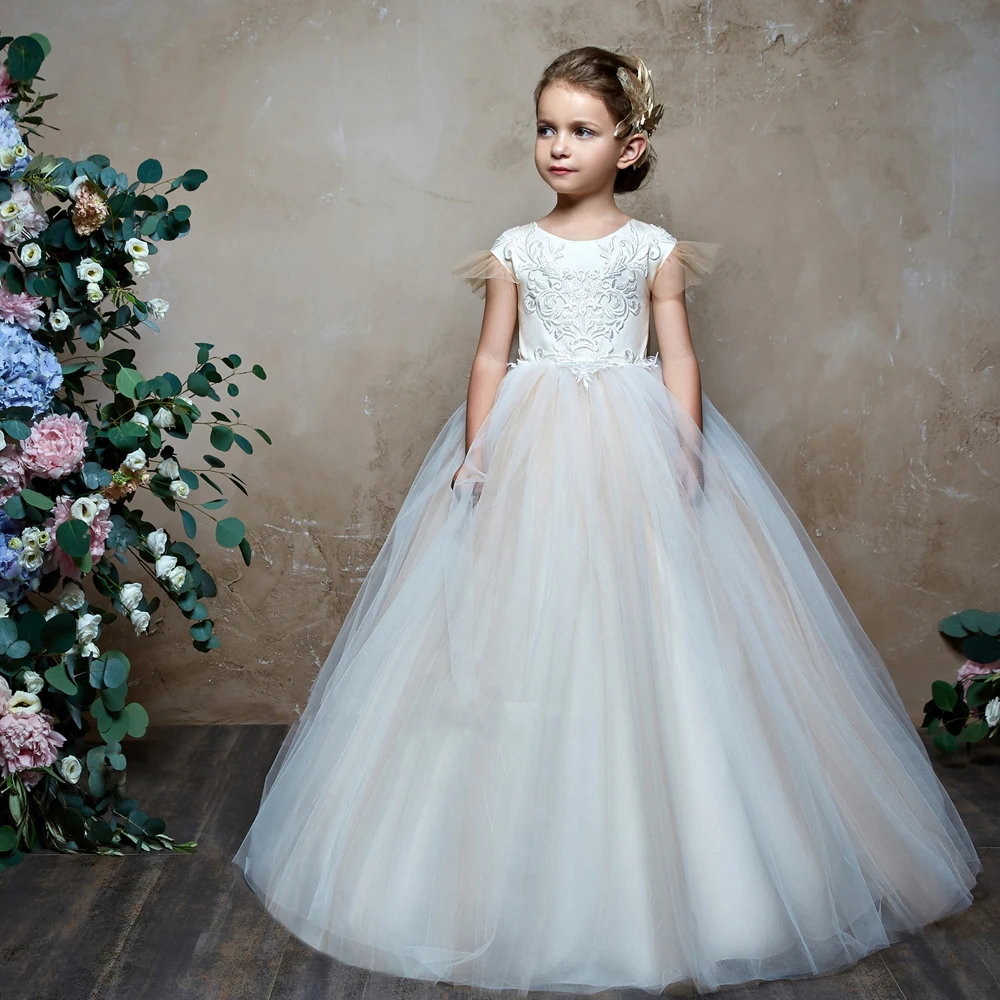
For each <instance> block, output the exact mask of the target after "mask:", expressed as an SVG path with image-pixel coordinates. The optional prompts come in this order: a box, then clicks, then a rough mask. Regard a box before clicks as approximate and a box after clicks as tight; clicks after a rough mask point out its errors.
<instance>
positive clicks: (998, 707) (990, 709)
mask: <svg viewBox="0 0 1000 1000" xmlns="http://www.w3.org/2000/svg"><path fill="white" fill-rule="evenodd" d="M998 722H1000V698H991V699H990V700H989V701H988V702H987V703H986V724H987V725H988V726H990V727H993V726H995V725H996V724H997V723H998Z"/></svg>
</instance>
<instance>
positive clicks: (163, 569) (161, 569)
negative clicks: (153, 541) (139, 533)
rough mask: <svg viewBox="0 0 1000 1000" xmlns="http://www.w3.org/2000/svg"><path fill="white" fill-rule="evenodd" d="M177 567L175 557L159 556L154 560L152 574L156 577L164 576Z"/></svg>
mask: <svg viewBox="0 0 1000 1000" xmlns="http://www.w3.org/2000/svg"><path fill="white" fill-rule="evenodd" d="M176 565H177V556H160V557H159V558H158V559H157V560H156V564H155V565H154V567H153V572H154V573H155V574H156V575H157V576H158V577H164V576H166V575H167V574H168V573H169V572H170V571H171V570H172V569H173V568H174V567H175V566H176Z"/></svg>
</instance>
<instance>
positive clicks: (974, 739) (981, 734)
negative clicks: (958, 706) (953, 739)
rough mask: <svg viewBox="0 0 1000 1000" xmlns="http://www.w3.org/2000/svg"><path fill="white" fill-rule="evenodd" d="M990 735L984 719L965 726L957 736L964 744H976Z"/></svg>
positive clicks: (987, 724)
mask: <svg viewBox="0 0 1000 1000" xmlns="http://www.w3.org/2000/svg"><path fill="white" fill-rule="evenodd" d="M989 734H990V726H989V723H988V722H987V721H986V720H985V719H979V720H977V721H976V722H972V723H970V724H969V725H967V726H966V727H965V728H964V729H963V730H962V731H961V732H960V733H959V734H958V738H959V739H960V740H962V741H964V742H965V743H978V742H979V740H982V739H985V738H986V737H987V736H989Z"/></svg>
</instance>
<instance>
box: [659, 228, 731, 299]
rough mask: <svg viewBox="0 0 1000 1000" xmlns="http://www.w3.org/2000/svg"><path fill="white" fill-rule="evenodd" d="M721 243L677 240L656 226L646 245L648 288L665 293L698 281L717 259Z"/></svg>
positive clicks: (705, 274)
mask: <svg viewBox="0 0 1000 1000" xmlns="http://www.w3.org/2000/svg"><path fill="white" fill-rule="evenodd" d="M721 250H722V245H721V244H719V243H699V242H696V241H694V240H678V239H677V238H676V237H674V236H671V235H670V233H668V232H667V231H666V230H665V229H662V228H660V227H657V229H656V230H655V231H654V234H653V239H652V240H651V241H650V247H649V272H648V273H649V287H650V288H652V287H653V284H654V282H655V283H656V285H657V291H659V292H662V293H664V294H666V295H669V294H671V293H675V294H676V293H677V292H682V291H684V289H686V288H691V287H692V286H693V285H697V284H700V282H701V280H702V278H704V277H706V276H707V275H709V274H711V273H712V272H713V271H714V270H715V268H716V266H717V265H718V262H719V253H720V251H721Z"/></svg>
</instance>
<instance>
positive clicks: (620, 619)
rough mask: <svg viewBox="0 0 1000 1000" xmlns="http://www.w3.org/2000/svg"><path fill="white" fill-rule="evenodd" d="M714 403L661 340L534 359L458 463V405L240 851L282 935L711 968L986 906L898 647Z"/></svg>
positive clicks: (744, 973)
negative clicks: (684, 392)
mask: <svg viewBox="0 0 1000 1000" xmlns="http://www.w3.org/2000/svg"><path fill="white" fill-rule="evenodd" d="M703 410H704V434H702V433H701V432H700V431H699V430H698V428H697V426H696V425H695V424H694V423H693V421H691V419H690V417H689V416H688V414H687V413H686V412H685V411H684V409H683V408H682V407H681V406H680V405H679V403H678V402H677V401H676V399H675V398H674V397H673V396H672V395H671V394H670V393H669V392H668V391H667V390H666V388H665V387H664V385H663V383H662V376H661V374H660V370H659V367H658V365H657V366H655V367H652V368H649V367H642V366H639V365H623V366H620V367H614V368H607V369H602V370H601V371H599V372H598V373H597V374H596V375H595V377H594V378H593V380H592V381H590V383H589V385H587V386H584V385H583V384H582V383H581V382H580V381H579V380H578V379H577V378H575V377H574V376H573V375H572V373H571V372H570V371H568V370H567V369H566V368H564V367H562V366H560V365H558V364H554V363H548V362H530V363H527V362H525V363H520V364H517V365H516V366H515V367H513V368H512V369H511V370H510V371H509V372H508V374H507V376H506V377H505V378H504V379H503V381H502V382H501V384H500V389H499V392H498V394H497V398H496V402H495V405H494V407H493V408H492V410H491V411H490V413H489V415H488V417H487V419H486V421H485V422H484V424H483V426H482V428H481V429H480V431H479V433H478V435H477V437H476V440H475V441H474V442H473V444H472V447H471V448H470V450H469V452H468V454H467V455H466V454H465V449H464V432H465V403H463V404H462V405H461V406H460V407H459V408H458V409H457V410H456V411H455V412H454V413H453V414H452V415H451V417H450V418H449V419H448V421H447V422H446V424H445V425H444V427H443V428H442V430H441V432H440V434H439V435H438V437H437V439H436V440H435V441H434V443H433V445H432V447H431V448H430V450H429V451H428V453H427V455H426V457H425V459H424V461H423V463H422V465H421V467H420V469H419V471H418V473H417V476H416V479H415V481H414V483H413V485H412V488H411V489H410V491H409V493H408V495H407V497H406V499H405V502H404V503H403V505H402V508H401V510H400V512H399V515H398V517H397V519H396V521H395V523H394V524H393V526H392V528H391V530H390V532H389V535H388V537H387V539H386V541H385V544H384V546H383V548H382V549H381V551H380V552H379V555H378V557H377V559H376V560H375V563H374V564H373V566H372V568H371V571H370V572H369V574H368V576H367V578H366V580H365V582H364V584H363V586H362V588H361V590H360V592H359V593H358V595H357V598H356V600H355V602H354V604H353V606H352V608H351V610H350V612H349V614H348V616H347V619H346V620H345V622H344V625H343V627H342V629H341V631H340V633H339V635H338V636H337V639H336V642H335V643H334V646H333V648H332V650H331V651H330V654H329V656H328V658H327V660H326V662H325V663H324V664H323V667H322V669H321V670H320V673H319V675H318V677H317V678H316V681H315V683H314V686H313V690H312V693H311V696H310V699H309V702H308V704H307V706H306V708H305V710H304V711H303V714H302V715H301V716H300V717H299V718H298V719H297V720H296V722H295V724H294V725H293V726H292V729H291V731H290V732H289V734H288V737H287V738H286V740H285V743H284V745H283V746H282V748H281V750H280V752H279V754H278V756H277V758H276V760H275V762H274V764H273V766H272V768H271V770H270V772H269V774H268V776H267V780H266V782H265V786H264V794H263V798H262V802H261V807H260V811H259V813H258V815H257V818H256V820H255V821H254V824H253V826H252V828H251V829H250V831H249V832H248V834H247V836H246V838H245V839H244V841H243V843H242V845H241V846H240V848H239V851H238V853H237V855H236V856H235V858H234V859H233V860H234V861H235V862H236V863H238V864H239V865H240V866H241V867H242V868H243V870H244V873H245V876H246V879H247V881H248V882H249V884H250V885H251V886H252V887H253V889H254V890H255V891H256V892H257V893H258V894H259V896H260V897H261V899H262V901H263V902H264V905H265V906H266V907H267V909H268V911H269V912H270V913H271V914H272V915H273V916H274V917H276V918H277V919H278V920H280V921H281V922H282V923H283V924H285V926H287V927H288V928H289V929H290V930H291V931H292V932H293V933H294V934H295V935H297V936H298V937H299V938H301V939H302V940H303V941H305V942H307V943H308V944H309V945H311V946H313V947H314V948H317V949H320V950H322V951H324V952H327V953H328V954H330V955H333V956H335V957H337V958H339V959H341V960H342V961H345V962H348V963H350V964H353V965H357V966H362V967H365V968H369V969H376V970H379V971H383V972H388V973H392V974H397V975H401V976H407V977H413V978H420V979H428V980H438V979H441V980H445V981H448V982H454V983H462V984H470V985H474V986H481V987H494V988H501V987H513V988H516V989H517V990H518V991H519V992H520V993H525V992H527V991H528V990H530V989H541V990H566V991H571V992H577V993H592V992H595V991H597V990H601V989H604V988H608V987H639V988H642V989H644V990H647V991H649V992H654V993H658V992H660V991H661V990H662V989H663V988H664V987H665V986H670V985H671V984H685V983H690V984H693V986H694V987H695V988H697V989H698V990H701V991H710V990H712V989H715V988H716V987H718V986H720V985H723V984H728V983H738V982H747V981H750V980H754V979H774V978H779V977H780V978H784V977H797V976H810V975H817V974H821V973H825V972H830V971H833V970H836V969H839V968H842V967H844V966H846V965H849V964H851V963H852V962H854V961H856V960H857V959H859V958H860V957H862V956H863V955H865V954H868V953H869V952H871V951H874V950H876V949H879V948H883V947H885V946H886V945H888V944H889V943H890V942H892V941H894V940H897V939H898V938H900V937H902V936H904V935H906V934H908V933H910V932H912V931H914V930H916V929H918V928H919V927H921V926H922V925H924V924H926V923H928V922H930V921H933V920H937V919H939V918H941V917H944V916H947V915H949V914H952V913H954V912H956V911H958V910H961V909H962V908H964V907H966V906H968V905H969V903H970V902H971V900H972V894H971V891H970V890H971V888H972V886H973V885H974V883H975V874H976V873H977V872H978V871H979V870H981V868H982V864H981V862H980V861H979V858H978V856H977V854H976V851H975V849H974V847H973V844H972V842H971V840H970V838H969V835H968V833H967V832H966V830H965V827H964V826H963V824H962V822H961V819H960V818H959V816H958V814H957V812H956V810H955V807H954V805H953V804H952V802H951V800H950V799H949V797H948V796H947V794H946V792H945V791H944V789H943V787H942V785H941V783H940V782H939V780H938V779H937V777H936V775H935V774H934V771H933V769H932V766H931V764H930V761H929V758H928V756H927V753H926V751H925V749H924V746H923V743H922V742H921V740H920V738H919V735H918V734H917V732H916V730H915V729H914V727H913V725H912V723H911V721H910V719H909V717H908V715H907V713H906V711H905V709H904V706H903V704H902V702H901V700H900V698H899V695H898V694H897V692H896V689H895V687H894V686H893V683H892V681H891V679H890V676H889V674H888V671H887V670H886V668H885V665H884V664H883V663H882V661H881V660H880V658H879V656H878V654H877V652H876V651H875V649H874V647H873V646H872V644H871V642H870V641H869V640H868V638H867V637H866V636H865V634H864V632H863V631H862V629H861V627H860V625H859V623H858V621H857V619H856V618H855V616H854V614H853V612H852V611H851V609H850V607H849V605H848V604H847V602H846V600H845V598H844V596H843V594H842V593H841V591H840V590H839V588H838V586H837V584H836V583H835V581H834V579H833V577H832V576H831V574H830V572H829V570H828V569H827V567H826V566H825V564H824V563H823V561H822V559H821V558H820V556H819V554H818V552H817V551H816V549H815V547H814V546H813V544H812V542H811V540H810V539H809V537H808V535H807V534H806V532H805V530H804V529H803V527H802V525H801V524H800V523H799V521H798V519H797V518H796V516H795V514H794V513H793V511H792V510H791V508H790V507H789V506H788V504H787V503H786V502H785V500H784V499H783V497H782V496H781V494H780V493H779V492H778V490H777V489H776V487H775V486H774V484H773V483H772V481H771V480H770V479H769V477H768V476H767V473H766V472H765V471H764V469H763V468H762V467H761V466H760V464H759V463H758V462H757V460H756V459H755V457H754V456H753V454H752V452H751V451H750V450H749V449H748V448H747V446H746V445H745V443H744V442H743V441H742V439H741V438H740V437H739V435H738V434H737V433H736V432H735V430H734V429H733V428H732V427H731V426H730V425H729V424H728V423H727V421H726V420H725V419H724V418H723V417H722V416H721V415H720V414H719V412H718V411H717V410H716V408H715V407H714V406H713V405H712V404H711V402H710V401H709V400H708V399H707V398H704V399H703ZM463 458H464V459H465V472H464V473H463V476H462V477H461V478H460V479H459V481H458V483H457V484H456V487H455V489H454V490H452V489H451V488H450V486H449V483H450V481H451V477H452V474H453V473H454V472H455V470H456V469H457V468H458V467H459V465H460V463H462V461H463Z"/></svg>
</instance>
